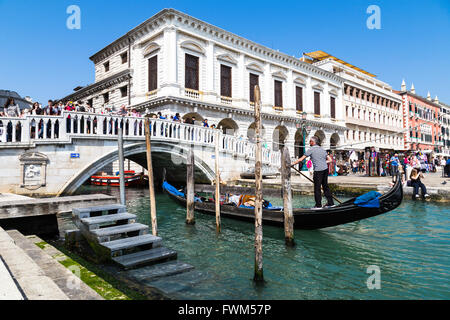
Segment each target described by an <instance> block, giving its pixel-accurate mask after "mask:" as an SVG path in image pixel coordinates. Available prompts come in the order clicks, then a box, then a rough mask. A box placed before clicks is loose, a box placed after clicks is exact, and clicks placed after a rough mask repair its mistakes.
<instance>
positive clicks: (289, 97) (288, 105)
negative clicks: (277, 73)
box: [283, 70, 296, 154]
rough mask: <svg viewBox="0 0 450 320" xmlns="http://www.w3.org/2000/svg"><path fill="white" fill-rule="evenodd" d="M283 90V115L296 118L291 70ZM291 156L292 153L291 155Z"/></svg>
mask: <svg viewBox="0 0 450 320" xmlns="http://www.w3.org/2000/svg"><path fill="white" fill-rule="evenodd" d="M283 89H284V90H283V91H286V94H283V95H284V96H285V97H286V101H283V108H284V110H285V114H287V115H290V116H292V117H295V116H296V112H295V86H294V79H293V75H292V70H289V71H288V72H287V81H286V82H285V86H284V88H283ZM283 93H284V92H283ZM291 154H293V153H291Z"/></svg>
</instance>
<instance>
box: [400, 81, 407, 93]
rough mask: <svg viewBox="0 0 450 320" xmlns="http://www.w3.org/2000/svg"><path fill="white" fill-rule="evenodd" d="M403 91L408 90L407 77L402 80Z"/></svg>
mask: <svg viewBox="0 0 450 320" xmlns="http://www.w3.org/2000/svg"><path fill="white" fill-rule="evenodd" d="M401 91H406V83H405V79H403V81H402V87H401Z"/></svg>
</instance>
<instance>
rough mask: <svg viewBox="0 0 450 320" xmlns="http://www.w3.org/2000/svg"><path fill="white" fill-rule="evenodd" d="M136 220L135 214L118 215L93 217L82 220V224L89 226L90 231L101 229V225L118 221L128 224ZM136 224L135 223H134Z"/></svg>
mask: <svg viewBox="0 0 450 320" xmlns="http://www.w3.org/2000/svg"><path fill="white" fill-rule="evenodd" d="M133 219H136V215H135V214H131V213H127V212H124V213H116V214H108V215H103V216H98V217H92V218H83V219H80V221H81V223H83V224H84V225H87V226H89V230H93V229H98V228H100V224H108V223H109V224H111V223H114V222H118V221H122V220H123V221H125V220H126V222H127V223H130V222H131V221H130V220H133ZM133 222H134V221H133Z"/></svg>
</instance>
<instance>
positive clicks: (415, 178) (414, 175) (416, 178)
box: [410, 169, 430, 199]
mask: <svg viewBox="0 0 450 320" xmlns="http://www.w3.org/2000/svg"><path fill="white" fill-rule="evenodd" d="M424 178H425V176H424V175H423V173H422V172H420V171H419V170H417V169H413V170H412V171H411V176H410V179H411V186H412V187H413V188H414V193H413V199H418V198H419V197H420V196H419V188H420V189H422V196H423V198H424V199H428V198H429V197H430V195H429V194H428V193H427V188H426V187H425V185H424V184H423V183H422V181H421V179H424Z"/></svg>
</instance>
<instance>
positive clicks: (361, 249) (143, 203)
mask: <svg viewBox="0 0 450 320" xmlns="http://www.w3.org/2000/svg"><path fill="white" fill-rule="evenodd" d="M78 193H80V194H81V193H83V194H85V193H106V194H110V195H113V196H117V197H118V188H108V187H93V186H83V187H82V188H81V189H80V190H79V191H78ZM126 198H127V207H128V211H129V212H130V213H134V214H137V216H138V221H137V222H140V223H145V224H148V225H150V209H149V207H150V205H149V196H148V190H142V189H127V194H126ZM156 200H157V216H158V231H159V235H160V236H161V237H162V238H163V243H164V246H166V247H168V248H172V249H174V250H176V251H177V252H178V260H179V261H182V262H186V263H189V264H191V265H193V266H194V267H195V270H194V271H191V272H190V273H188V274H185V275H182V274H181V275H177V276H173V277H172V279H169V278H163V279H161V280H159V281H155V282H152V283H151V285H152V286H156V287H158V288H159V289H161V290H163V291H165V292H168V293H169V295H170V296H171V297H173V298H175V299H226V300H233V299H287V300H297V299H449V298H450V277H449V275H450V249H449V248H450V223H449V213H450V210H449V205H448V204H445V203H443V204H440V203H433V202H422V201H416V202H413V201H409V200H404V202H403V203H402V205H401V206H400V207H399V208H397V209H396V210H395V211H392V212H389V213H386V214H384V215H381V216H377V217H373V218H369V219H366V220H362V221H359V222H355V223H349V224H346V225H342V226H338V227H333V228H328V229H323V230H317V231H302V230H296V231H295V241H296V244H297V245H296V246H295V247H294V248H287V247H286V246H285V244H284V231H283V229H282V228H277V227H271V226H264V231H263V237H264V239H263V270H264V278H265V283H264V285H263V286H255V285H254V283H253V281H252V277H253V270H254V247H253V245H254V224H252V223H248V222H241V221H234V220H231V219H226V218H222V232H221V233H220V234H219V235H217V234H216V231H215V217H213V216H208V215H202V214H199V213H196V216H195V219H196V224H195V225H194V226H187V225H186V224H185V218H186V210H185V208H183V207H180V206H179V205H177V204H175V203H174V202H173V201H171V200H170V199H169V198H168V197H167V195H165V194H162V193H161V194H157V195H156ZM270 200H271V202H272V203H273V204H274V205H281V204H282V203H281V202H282V200H281V199H270ZM313 205H314V200H313V198H312V197H310V196H295V197H294V207H311V206H313ZM371 266H376V267H375V269H376V268H379V271H380V272H379V279H380V288H379V289H369V288H368V285H367V283H368V282H369V283H370V284H373V283H375V282H374V280H373V279H374V277H375V276H376V272H375V271H373V270H375V269H374V267H371ZM369 278H370V279H369Z"/></svg>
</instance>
